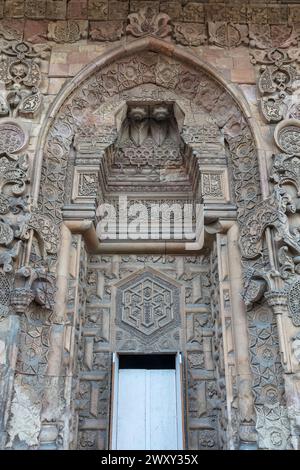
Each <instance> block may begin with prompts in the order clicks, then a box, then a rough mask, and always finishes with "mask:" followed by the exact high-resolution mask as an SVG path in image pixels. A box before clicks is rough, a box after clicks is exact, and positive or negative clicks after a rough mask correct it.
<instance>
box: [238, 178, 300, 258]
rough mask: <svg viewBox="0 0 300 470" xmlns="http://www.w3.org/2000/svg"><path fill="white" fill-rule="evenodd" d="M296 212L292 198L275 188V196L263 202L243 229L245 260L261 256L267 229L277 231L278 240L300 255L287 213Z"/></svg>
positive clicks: (299, 246) (298, 244) (242, 240)
mask: <svg viewBox="0 0 300 470" xmlns="http://www.w3.org/2000/svg"><path fill="white" fill-rule="evenodd" d="M295 210H296V208H295V206H294V204H293V202H292V199H291V197H290V196H289V194H288V193H287V192H286V190H285V189H284V188H282V187H280V186H276V187H275V188H274V191H273V194H272V195H271V196H270V197H269V198H268V199H266V200H265V201H263V202H262V203H261V204H260V205H259V207H257V208H256V211H255V212H254V214H251V215H250V216H249V217H248V218H247V220H246V225H245V226H244V227H243V228H242V229H241V239H240V245H241V250H242V253H243V256H244V257H245V258H250V259H251V258H255V257H257V256H259V254H260V252H261V249H262V242H263V233H264V231H265V230H266V228H267V227H273V228H274V229H275V230H276V239H277V240H282V241H283V242H284V243H285V244H286V245H288V246H289V247H291V248H292V249H293V250H295V251H296V252H297V253H300V243H299V238H298V237H297V234H293V233H291V231H290V227H289V221H288V217H287V215H286V214H287V213H289V212H290V213H294V212H295Z"/></svg>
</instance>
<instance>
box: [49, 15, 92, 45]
mask: <svg viewBox="0 0 300 470" xmlns="http://www.w3.org/2000/svg"><path fill="white" fill-rule="evenodd" d="M87 27H88V24H87V21H75V20H69V21H57V22H55V23H49V25H48V35H47V37H48V39H49V40H50V41H51V40H52V41H55V42H61V43H72V42H76V41H79V40H80V39H85V38H86V37H87V35H88V33H87Z"/></svg>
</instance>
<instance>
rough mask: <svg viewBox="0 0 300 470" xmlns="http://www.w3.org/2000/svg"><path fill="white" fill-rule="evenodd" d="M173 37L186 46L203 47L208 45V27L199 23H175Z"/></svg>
mask: <svg viewBox="0 0 300 470" xmlns="http://www.w3.org/2000/svg"><path fill="white" fill-rule="evenodd" d="M173 37H174V38H175V40H176V42H178V43H179V44H182V45H184V46H201V45H202V44H205V43H207V39H208V35H207V31H206V25H204V24H199V23H174V32H173Z"/></svg>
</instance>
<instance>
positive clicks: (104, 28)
mask: <svg viewBox="0 0 300 470" xmlns="http://www.w3.org/2000/svg"><path fill="white" fill-rule="evenodd" d="M124 31H125V28H124V22H123V21H92V22H91V24H90V32H89V37H90V39H92V40H93V41H117V40H118V39H121V37H122V36H123V35H124Z"/></svg>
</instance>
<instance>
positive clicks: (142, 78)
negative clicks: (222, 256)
mask: <svg viewBox="0 0 300 470" xmlns="http://www.w3.org/2000/svg"><path fill="white" fill-rule="evenodd" d="M147 83H152V84H153V83H154V84H157V85H159V86H162V87H164V88H165V89H167V90H170V91H172V92H175V93H176V94H177V95H178V96H181V97H183V98H184V97H186V98H189V99H190V100H193V102H194V103H198V104H199V105H201V107H202V108H204V109H206V111H207V113H209V115H210V116H211V117H212V118H213V119H214V120H215V122H216V123H217V125H218V127H219V128H220V129H221V131H222V133H223V135H224V137H225V139H226V141H227V145H228V147H229V150H230V155H231V161H232V173H233V180H234V191H235V193H236V202H237V206H238V218H239V221H240V223H243V221H244V220H245V217H246V216H247V214H248V213H249V211H251V209H252V208H253V207H254V206H255V205H256V204H257V202H258V201H259V200H260V198H261V189H260V184H259V181H260V180H262V179H265V171H264V168H263V165H262V164H260V161H259V148H260V145H259V140H260V137H259V132H258V129H257V128H256V125H255V123H254V120H253V119H252V118H250V112H249V109H248V105H247V103H246V100H245V99H244V97H243V95H242V93H241V92H240V91H239V90H238V89H237V88H236V87H235V86H233V85H232V84H230V83H228V82H227V81H226V80H225V79H224V78H223V77H221V76H220V75H219V74H218V72H217V71H216V70H215V69H214V68H213V67H212V66H210V65H208V64H206V63H205V62H203V61H201V60H200V59H199V58H197V57H195V56H194V55H192V54H190V53H187V52H186V51H184V50H183V49H181V48H180V47H178V46H175V45H171V44H169V43H166V42H164V41H162V40H159V39H156V38H153V37H147V38H143V39H140V40H137V41H133V42H132V43H130V45H127V46H118V47H114V48H112V50H111V51H109V52H107V53H106V54H105V55H103V56H101V57H100V58H99V59H98V60H96V61H95V62H94V63H92V64H89V65H87V66H86V67H85V68H84V69H83V70H82V71H81V72H80V73H79V74H78V75H77V76H76V77H74V78H73V79H72V80H71V81H70V82H69V83H67V84H66V85H65V86H64V87H63V89H62V90H61V92H60V93H59V95H58V96H57V98H56V99H55V101H54V103H53V104H52V106H51V109H50V110H49V113H48V115H47V117H46V119H45V124H44V126H43V128H42V131H41V134H40V138H39V144H38V146H37V148H38V149H39V150H38V154H37V156H36V166H35V178H34V183H33V199H34V200H35V201H36V202H37V203H38V207H39V213H42V214H43V215H44V216H45V218H46V219H48V218H50V220H51V221H53V222H54V223H55V224H57V223H59V222H60V220H61V214H60V212H61V208H62V206H63V204H64V191H65V188H66V186H67V184H70V182H68V181H67V173H68V175H69V176H70V172H69V170H68V171H67V167H68V161H69V157H70V153H71V151H70V148H71V145H72V141H73V139H74V134H75V133H76V130H77V129H78V128H79V127H80V126H82V125H84V124H85V123H87V124H88V125H90V124H91V122H88V120H92V119H93V116H92V113H93V110H94V109H95V108H96V107H97V106H99V105H100V104H101V103H103V102H105V101H106V100H107V99H108V98H111V97H112V96H114V95H117V94H120V92H122V91H124V90H129V89H131V88H133V87H135V86H137V85H141V84H147ZM104 132H105V130H104ZM111 138H113V137H111ZM107 139H108V141H107V142H108V143H109V142H110V141H109V137H108V136H107Z"/></svg>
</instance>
